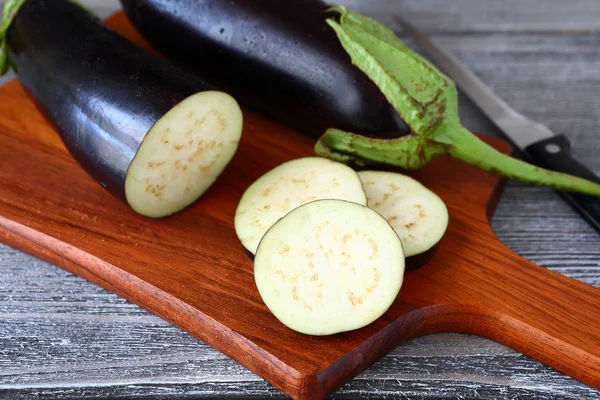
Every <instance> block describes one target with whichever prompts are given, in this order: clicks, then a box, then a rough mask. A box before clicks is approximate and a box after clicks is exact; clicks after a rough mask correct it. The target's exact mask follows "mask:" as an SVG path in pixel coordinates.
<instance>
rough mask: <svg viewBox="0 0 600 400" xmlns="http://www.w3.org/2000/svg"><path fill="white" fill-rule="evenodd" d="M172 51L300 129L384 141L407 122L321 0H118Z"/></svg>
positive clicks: (157, 43)
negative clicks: (355, 60)
mask: <svg viewBox="0 0 600 400" xmlns="http://www.w3.org/2000/svg"><path fill="white" fill-rule="evenodd" d="M121 4H122V6H123V9H124V11H125V12H126V13H127V15H128V17H129V19H130V20H131V21H132V23H133V24H134V25H135V27H136V28H137V30H138V31H139V32H140V33H141V35H142V36H143V37H144V38H145V39H146V40H147V41H148V42H149V43H150V45H151V46H153V47H154V48H155V49H156V50H158V51H159V52H161V53H162V54H163V55H165V56H166V57H167V58H169V59H170V60H172V61H173V62H175V63H176V64H178V65H180V66H182V67H183V68H185V69H187V70H188V71H190V72H192V73H195V74H197V75H199V76H202V77H203V78H204V79H207V80H208V81H209V82H211V83H213V84H215V85H216V86H217V87H219V88H220V89H221V90H225V91H227V92H228V93H231V94H232V95H233V96H234V97H236V98H237V99H238V100H239V101H240V102H241V103H244V104H245V105H247V106H249V107H251V108H254V109H256V110H258V111H261V112H263V113H265V114H267V115H269V116H271V117H272V118H274V119H277V120H279V121H280V122H282V123H283V124H285V125H288V126H290V127H292V128H294V129H296V130H299V131H301V132H303V133H305V134H307V135H309V136H311V137H313V138H318V137H319V136H320V135H322V134H323V133H324V132H325V130H326V129H328V128H338V129H342V130H346V131H352V132H355V133H360V134H363V135H368V136H376V137H380V138H392V137H400V136H404V135H406V134H408V133H409V132H410V129H409V128H408V126H407V125H406V124H405V123H404V121H402V119H401V118H400V116H399V115H398V114H397V113H396V111H395V110H394V109H393V107H392V106H391V105H390V104H389V103H388V101H387V100H386V98H385V97H384V96H383V94H382V93H381V91H380V90H379V88H378V87H377V86H376V85H375V84H373V82H371V81H370V80H369V78H368V77H367V76H366V75H365V74H364V73H363V72H361V71H360V70H359V69H358V68H356V67H354V66H353V65H352V62H351V60H350V57H349V56H348V54H347V53H346V52H345V50H344V49H343V48H342V46H341V45H340V43H339V40H338V39H337V37H336V35H335V33H334V31H333V30H332V29H331V28H330V27H329V26H328V25H327V23H326V18H327V17H330V16H332V15H330V14H328V13H327V5H326V4H325V3H324V2H322V1H319V0H298V1H294V2H286V1H281V0H233V1H232V0H210V1H207V0H121Z"/></svg>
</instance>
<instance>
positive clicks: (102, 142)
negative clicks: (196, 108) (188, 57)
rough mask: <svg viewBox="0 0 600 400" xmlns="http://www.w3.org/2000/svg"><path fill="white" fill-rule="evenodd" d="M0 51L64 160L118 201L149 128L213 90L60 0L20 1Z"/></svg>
mask: <svg viewBox="0 0 600 400" xmlns="http://www.w3.org/2000/svg"><path fill="white" fill-rule="evenodd" d="M8 43H9V48H10V56H11V59H12V64H13V67H14V70H15V72H16V74H17V77H18V79H19V81H20V83H21V84H22V85H23V86H24V87H25V89H26V90H27V91H28V92H29V93H30V94H31V95H32V97H33V99H34V100H35V102H36V103H37V106H38V108H39V109H40V110H41V111H42V112H43V114H44V115H45V116H46V118H47V119H48V120H49V121H50V122H51V123H52V124H53V125H54V126H55V128H56V129H57V130H58V132H59V134H60V136H61V139H62V141H63V143H64V144H65V146H66V147H67V149H68V150H69V152H70V153H71V154H72V156H73V157H74V158H75V159H76V160H77V162H78V163H79V164H80V165H81V166H82V168H83V169H84V170H85V171H87V172H88V174H90V175H91V176H92V177H93V178H95V179H96V180H97V181H98V182H100V183H101V184H102V186H104V187H105V188H107V189H108V190H109V192H111V193H112V194H114V195H115V196H117V197H119V198H121V199H123V200H126V199H125V190H124V185H125V177H126V173H127V169H128V167H129V165H130V164H131V161H132V159H133V157H134V156H135V154H136V153H137V151H138V149H139V147H140V144H141V141H142V140H143V138H144V137H145V135H146V133H147V132H148V131H149V130H150V128H152V126H153V125H154V123H155V122H156V121H157V120H159V119H160V118H161V117H162V116H163V115H164V114H166V113H167V111H169V110H170V109H171V108H173V107H174V106H175V105H177V104H178V103H179V102H180V101H182V100H183V99H185V98H187V97H188V96H190V95H192V94H195V93H197V92H200V91H205V90H213V89H214V88H213V87H212V86H211V85H209V84H208V83H206V82H205V81H203V80H201V79H200V78H198V77H195V76H193V75H191V74H187V73H185V72H184V71H183V70H181V69H179V68H177V67H175V66H173V65H171V64H169V63H168V62H166V61H164V60H162V59H160V58H159V57H157V56H154V55H152V54H150V53H148V52H146V51H144V50H142V49H141V48H139V47H137V46H136V45H134V44H133V43H131V42H129V41H128V40H126V39H125V38H123V37H122V36H120V35H118V34H117V33H115V32H114V31H112V30H110V29H109V28H107V27H106V26H105V25H104V24H103V23H102V21H100V20H98V19H97V18H95V17H94V16H92V15H90V14H89V13H88V12H87V11H85V10H84V9H83V8H81V7H80V6H78V5H76V4H74V3H72V2H70V1H67V0H28V1H27V2H26V3H25V4H24V5H23V6H22V7H21V9H20V10H19V12H18V13H17V15H16V16H15V18H14V21H13V23H12V25H11V28H10V30H9V32H8ZM65 180H68V177H65Z"/></svg>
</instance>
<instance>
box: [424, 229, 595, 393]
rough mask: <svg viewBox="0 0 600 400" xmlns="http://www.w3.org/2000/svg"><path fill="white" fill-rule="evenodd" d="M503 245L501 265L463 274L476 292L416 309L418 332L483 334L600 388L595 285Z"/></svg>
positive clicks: (483, 262) (497, 264)
mask: <svg viewBox="0 0 600 400" xmlns="http://www.w3.org/2000/svg"><path fill="white" fill-rule="evenodd" d="M496 240H497V239H496ZM503 247H504V250H503V251H502V253H504V254H505V255H507V257H506V258H505V259H504V261H505V262H504V263H498V262H497V261H496V262H494V263H490V264H486V263H485V261H483V260H482V262H481V263H480V266H479V267H478V268H476V269H474V270H472V271H471V273H470V274H467V276H465V277H464V278H465V279H466V280H467V282H462V283H461V284H462V285H464V284H468V281H469V280H473V279H476V280H477V281H478V282H477V285H473V291H474V292H476V295H473V294H475V293H472V295H471V296H469V298H468V299H467V298H464V297H463V296H461V297H460V298H454V299H451V302H448V301H446V302H440V303H441V304H437V305H431V306H429V307H425V308H421V309H420V310H418V311H419V312H422V313H424V314H425V318H421V320H422V321H425V322H424V323H423V324H422V325H420V327H419V329H418V334H417V335H419V336H420V335H425V334H430V333H439V332H456V333H466V334H474V335H478V336H483V337H486V338H488V339H491V340H494V341H496V342H499V343H502V344H504V345H506V346H508V347H511V348H513V349H515V350H517V351H519V352H521V353H523V354H525V355H527V356H529V357H532V358H534V359H536V360H539V361H541V362H542V363H544V364H546V365H548V366H550V367H552V368H554V369H556V370H558V371H560V372H562V373H564V374H567V375H569V376H571V377H573V378H575V379H577V380H579V381H581V382H583V383H586V384H588V385H590V386H592V387H594V388H596V389H600V333H599V332H600V289H599V288H595V287H593V286H591V285H588V284H585V283H582V282H579V281H576V280H574V279H571V278H569V277H566V276H563V275H560V274H558V273H556V272H553V271H549V270H546V269H545V268H542V267H540V266H538V265H535V264H533V263H531V262H529V261H527V260H525V259H523V258H522V257H520V256H518V255H516V254H515V253H513V252H512V251H511V250H510V249H508V248H506V247H505V246H503ZM496 249H498V247H497V245H496ZM495 259H496V260H497V255H495ZM456 279H459V277H458V276H456ZM446 287H447V286H446ZM459 292H460V293H464V290H461V291H459ZM439 295H442V294H441V293H440V294H439Z"/></svg>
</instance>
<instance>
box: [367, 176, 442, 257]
mask: <svg viewBox="0 0 600 400" xmlns="http://www.w3.org/2000/svg"><path fill="white" fill-rule="evenodd" d="M358 176H359V177H360V179H361V181H362V184H363V188H364V190H365V193H366V194H367V204H368V206H369V207H370V208H372V209H373V210H375V211H377V212H378V213H379V214H381V215H382V216H383V217H385V218H386V219H387V221H388V222H389V223H390V225H391V226H392V227H393V228H394V230H395V231H396V233H397V234H398V236H399V237H400V240H401V241H402V244H403V245H404V251H405V253H406V257H407V258H408V257H411V258H412V257H416V256H419V255H421V254H424V253H426V252H427V251H429V250H430V249H432V248H434V247H435V245H436V244H437V243H438V242H439V241H440V240H441V239H442V236H444V233H445V232H446V229H447V228H448V220H449V216H448V209H447V208H446V205H445V204H444V202H443V200H442V199H441V198H440V197H439V196H438V195H436V194H435V193H433V192H432V191H431V190H429V189H427V188H426V187H425V186H423V185H422V184H421V183H420V182H418V181H417V180H415V179H413V178H411V177H409V176H406V175H402V174H398V173H394V172H388V171H360V172H359V173H358ZM407 261H408V260H407Z"/></svg>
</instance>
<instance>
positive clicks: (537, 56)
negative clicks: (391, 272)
mask: <svg viewBox="0 0 600 400" xmlns="http://www.w3.org/2000/svg"><path fill="white" fill-rule="evenodd" d="M414 3H416V2H414ZM422 3H424V4H429V2H422ZM459 3H460V4H462V3H468V2H464V1H463V2H459ZM478 3H487V2H478ZM582 3H583V2H582ZM378 4H383V3H378ZM419 4H421V3H419ZM432 4H433V3H432ZM405 5H407V6H415V5H414V4H413V2H405V3H402V6H403V7H404V6H405ZM590 5H591V6H593V4H592V3H590ZM378 7H381V6H378ZM415 7H416V6H415ZM419 7H421V10H422V9H423V5H421V6H419ZM477 7H479V9H481V7H482V6H481V5H479V6H472V7H470V9H469V11H468V12H467V14H469V12H470V13H471V14H472V13H474V12H476V11H477V10H475V11H473V9H477ZM498 7H500V8H501V6H499V5H496V6H494V8H495V9H496V11H495V12H496V14H495V15H496V16H497V15H499V14H502V10H498ZM376 9H379V8H377V7H376ZM442 9H443V8H442ZM573 9H574V10H578V9H579V8H578V7H573ZM429 11H430V13H431V12H432V11H435V12H436V13H441V11H439V9H437V10H436V9H434V8H433V7H432V8H431V9H430V10H429ZM587 11H588V14H590V13H592V12H593V11H594V10H593V9H590V8H588V9H587ZM511 12H512V13H513V14H511ZM562 12H563V13H564V12H566V11H565V10H562ZM514 13H515V11H514V10H513V9H511V11H510V12H509V10H508V9H506V10H505V15H508V17H507V18H511V16H512V15H514ZM546 13H548V11H546ZM492 14H493V13H492ZM583 14H585V13H580V14H579V15H583ZM444 15H446V14H444ZM447 15H457V11H456V10H449V11H448V14H447ZM461 15H462V14H461ZM536 15H537V14H536ZM521 19H522V20H523V19H524V18H521ZM440 20H444V18H440ZM565 20H567V18H563V19H559V20H557V21H555V22H554V23H555V25H556V26H557V30H562V32H561V33H560V34H550V33H548V32H542V33H519V34H518V35H515V34H511V35H504V34H496V33H493V34H492V33H483V34H478V35H477V37H474V36H473V35H463V34H462V33H460V32H458V33H459V34H457V36H458V38H456V37H454V36H446V35H444V36H441V39H443V40H444V41H446V42H447V43H449V46H450V48H451V49H454V51H456V52H457V53H458V54H459V55H461V56H462V57H463V59H465V61H467V62H469V64H470V66H471V67H472V68H473V69H475V70H476V72H478V73H480V75H481V76H483V77H484V78H486V77H487V81H488V82H491V83H496V89H497V90H498V92H500V93H501V94H502V95H503V96H504V97H505V98H506V99H507V100H509V102H511V104H513V105H515V106H517V107H518V108H519V109H521V110H524V111H525V112H526V114H528V115H530V116H533V117H538V119H542V120H543V122H545V123H547V124H549V125H551V126H552V127H553V128H554V129H556V130H561V128H568V131H566V133H567V135H568V136H569V137H570V138H572V140H573V142H574V147H575V152H576V155H578V156H579V157H580V158H581V159H582V160H584V161H586V162H588V163H590V164H591V166H592V167H593V168H595V169H596V170H598V166H599V165H598V158H597V157H594V155H597V153H598V149H599V146H598V142H597V141H594V134H593V132H594V131H593V129H592V128H593V127H594V125H597V122H598V111H596V110H597V107H594V104H597V103H598V102H597V100H596V98H597V97H594V95H595V92H597V86H598V84H597V83H596V82H595V80H597V72H596V71H597V69H594V63H595V64H596V65H597V63H598V56H597V55H596V52H595V49H596V48H597V45H598V42H599V40H598V37H597V36H596V35H594V34H593V32H592V33H585V34H572V33H571V31H570V30H569V29H570V28H568V26H566V25H565V22H564V21H565ZM424 21H425V22H427V21H426V20H424ZM590 21H591V19H590ZM479 22H481V21H479ZM517 22H519V20H518V19H517ZM519 23H520V22H519ZM450 25H451V24H450ZM482 26H486V25H485V24H483V25H482ZM487 26H492V27H493V26H494V24H493V23H490V24H488V25H487ZM522 26H523V25H522V24H521V25H518V24H517V28H515V31H519V29H523V30H535V29H532V28H531V27H527V26H525V28H522ZM546 26H547V27H549V26H552V24H551V23H550V22H547V23H546ZM565 26H566V27H565ZM431 28H433V29H430V30H431V31H435V26H433V27H431ZM587 29H592V28H587ZM593 29H595V28H593ZM482 30H483V31H485V29H482ZM565 32H566V33H565ZM489 35H491V38H490V37H488V36H489ZM548 35H549V36H550V37H549V38H547V37H546V36H548ZM486 39H487V40H489V42H486V41H485V40H486ZM546 39H548V41H546ZM453 43H460V44H453ZM452 46H454V47H452ZM511 49H516V50H511ZM565 49H567V50H565ZM465 53H466V56H465ZM523 54H525V55H527V54H529V57H524V56H523ZM510 60H513V62H512V63H511V62H510ZM499 65H500V66H501V68H499V67H498V66H499ZM532 68H533V69H534V70H533V71H532V70H531V69H532ZM544 71H546V73H544ZM518 72H520V73H518ZM551 72H552V73H551ZM568 72H572V73H568ZM594 74H596V75H594ZM495 79H496V80H495ZM498 82H499V83H498ZM594 85H596V88H595V87H594ZM594 89H596V90H594ZM556 93H560V96H558V95H557V94H556ZM552 94H554V96H552ZM539 99H544V102H543V103H542V102H540V100H539ZM549 99H552V100H553V101H552V102H550V101H549ZM463 105H464V107H463V110H462V111H463V114H464V119H465V121H466V123H467V125H468V126H469V127H471V128H472V129H477V130H480V131H486V132H490V133H495V131H494V130H493V129H491V127H490V126H489V124H487V123H485V121H484V120H483V119H481V118H480V116H479V114H478V113H477V112H476V111H475V110H474V109H473V108H472V107H471V106H470V104H469V103H468V102H463ZM536 113H537V114H536ZM476 124H480V127H474V126H473V125H476ZM586 124H587V125H586ZM586 126H587V127H588V129H587V130H586V129H584V128H585V127H586ZM574 127H577V128H578V129H574ZM486 128H487V129H486ZM563 131H564V130H563ZM579 138H581V139H579ZM594 146H595V147H594ZM493 226H494V228H495V229H496V231H497V232H498V233H499V234H500V236H501V238H502V239H503V240H504V241H505V242H506V243H507V244H508V245H509V246H510V247H512V248H513V249H515V250H517V251H518V252H520V253H521V254H523V255H525V256H526V257H528V258H530V259H532V260H533V261H537V262H539V263H541V264H543V265H545V266H548V267H551V268H554V269H557V270H559V271H561V272H566V273H569V274H571V275H572V276H574V277H576V278H579V279H580V280H584V281H588V282H589V283H592V284H595V285H597V286H598V276H599V275H600V274H599V273H598V264H599V259H600V257H599V256H598V252H599V250H598V247H599V246H598V243H599V241H598V237H597V236H596V235H595V234H594V233H593V232H592V231H591V230H590V229H589V228H587V225H585V223H582V222H581V221H579V220H578V218H577V217H576V216H575V214H573V213H571V211H570V209H569V208H568V207H567V206H565V205H563V204H562V202H561V201H560V200H559V198H558V197H557V196H555V195H554V194H553V193H552V192H550V191H546V190H545V189H536V188H529V187H524V186H521V185H510V186H509V188H508V189H507V191H506V194H505V195H504V197H503V200H502V201H501V203H500V209H499V211H498V214H497V216H496V217H495V218H494V220H493ZM503 235H504V237H503ZM6 252H7V255H5V256H2V258H1V259H2V262H3V264H1V265H3V266H5V267H4V268H6V269H7V271H8V273H7V274H4V275H2V277H3V278H4V276H8V279H7V280H6V282H7V283H4V282H5V280H4V279H2V280H1V282H2V283H1V284H2V285H6V290H4V288H2V292H1V293H2V294H4V293H8V294H7V297H6V298H5V299H2V302H1V303H0V307H2V309H1V310H2V314H1V315H2V320H1V322H0V337H1V338H3V339H0V340H6V342H7V343H10V344H11V345H10V346H6V345H4V343H2V347H0V363H3V364H0V366H2V367H4V366H6V367H10V368H2V369H0V371H1V372H0V377H1V378H0V379H1V380H0V385H1V386H0V388H7V389H8V388H9V387H10V388H12V389H11V390H10V392H7V393H8V394H10V395H11V396H13V397H17V396H21V395H23V396H25V395H27V394H30V395H31V394H34V393H43V394H44V395H46V396H55V397H57V396H61V395H62V396H68V395H77V394H81V393H85V394H88V395H89V394H92V395H94V396H98V397H101V396H103V395H104V396H106V395H117V396H123V397H125V396H134V395H143V394H145V395H148V396H150V395H152V394H154V395H160V394H166V395H169V394H170V395H173V396H176V395H178V394H179V395H190V396H191V395H222V396H223V397H232V396H236V395H238V396H239V395H254V396H255V397H264V396H267V395H270V394H276V393H277V392H274V389H272V388H271V387H270V386H269V385H267V384H265V383H264V382H262V381H261V380H260V379H258V378H257V377H256V376H254V375H252V374H250V373H249V372H247V371H246V370H244V369H243V368H240V367H239V366H237V365H236V364H235V363H234V362H231V361H229V360H227V359H225V358H224V357H222V356H221V355H219V354H218V353H216V352H214V351H212V350H210V349H207V348H206V347H205V346H202V345H201V344H198V342H197V341H194V340H191V339H190V338H189V337H188V336H186V335H185V334H182V333H180V332H179V331H177V330H176V329H175V328H172V327H170V326H168V325H167V324H164V323H163V322H161V321H159V320H157V319H155V318H153V317H150V316H149V315H148V314H147V313H144V312H142V311H140V310H139V309H137V308H135V307H133V306H131V305H130V304H128V303H126V302H122V301H120V300H119V299H118V298H116V297H114V296H111V295H109V294H107V293H105V292H103V291H100V290H98V289H97V288H95V287H93V286H91V285H86V284H85V283H83V282H81V281H80V280H79V279H76V278H74V277H71V276H68V275H66V274H64V273H62V271H60V270H58V269H56V268H50V267H48V266H47V265H45V264H43V263H41V262H38V261H35V260H33V259H30V258H25V257H24V256H22V255H19V254H18V253H16V252H15V251H13V250H9V249H7V250H6ZM23 260H25V261H23ZM4 263H6V264H4ZM15 271H16V272H15ZM27 278H29V281H28V280H27ZM28 282H29V283H28ZM95 299H97V300H95ZM40 303H41V304H40ZM72 321H77V322H76V323H73V322H72ZM88 324H89V325H88ZM40 326H42V327H43V328H44V329H42V330H40V329H39V327H40ZM96 329H97V330H96ZM105 337H109V339H107V340H104V338H105ZM99 341H100V343H99ZM173 348H175V349H176V350H175V351H174V350H173ZM7 349H8V350H7ZM5 354H6V357H5ZM81 357H83V359H81ZM182 371H183V372H182ZM1 374H4V375H1ZM91 376H92V377H93V378H91ZM384 394H387V395H389V396H390V397H400V395H401V394H402V395H407V396H410V397H424V396H428V397H436V396H448V397H453V396H456V397H459V396H462V397H464V396H481V397H485V396H487V397H508V398H511V397H516V396H518V397H521V398H523V397H535V398H542V397H546V398H561V397H563V398H575V397H581V398H593V397H595V396H598V392H597V391H595V390H592V389H590V388H588V387H586V386H584V385H580V384H578V383H576V382H574V381H572V380H570V379H567V378H565V377H564V376H562V375H560V374H558V373H556V372H554V371H551V370H549V369H547V368H544V367H542V366H541V365H539V364H538V363H535V362H533V361H530V360H529V359H527V358H526V357H523V356H520V355H518V354H516V353H514V352H512V351H509V350H507V349H506V348H504V347H502V346H497V345H494V344H491V343H489V342H487V341H485V340H479V339H477V338H474V337H470V336H467V337H465V336H462V335H436V336H432V337H429V338H424V339H421V340H417V341H413V342H411V343H409V344H407V345H404V346H401V347H400V348H398V349H397V350H396V351H395V352H394V353H393V354H392V355H390V356H388V357H386V358H384V359H383V360H382V361H380V362H379V363H377V364H376V365H375V366H373V367H372V368H370V369H368V370H367V371H366V372H365V373H363V374H362V375H361V377H360V378H359V379H357V380H355V381H353V382H352V383H350V384H348V385H346V386H345V387H344V388H343V389H342V390H341V391H339V392H337V393H336V397H351V396H353V395H359V396H360V397H381V396H382V395H384Z"/></svg>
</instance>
